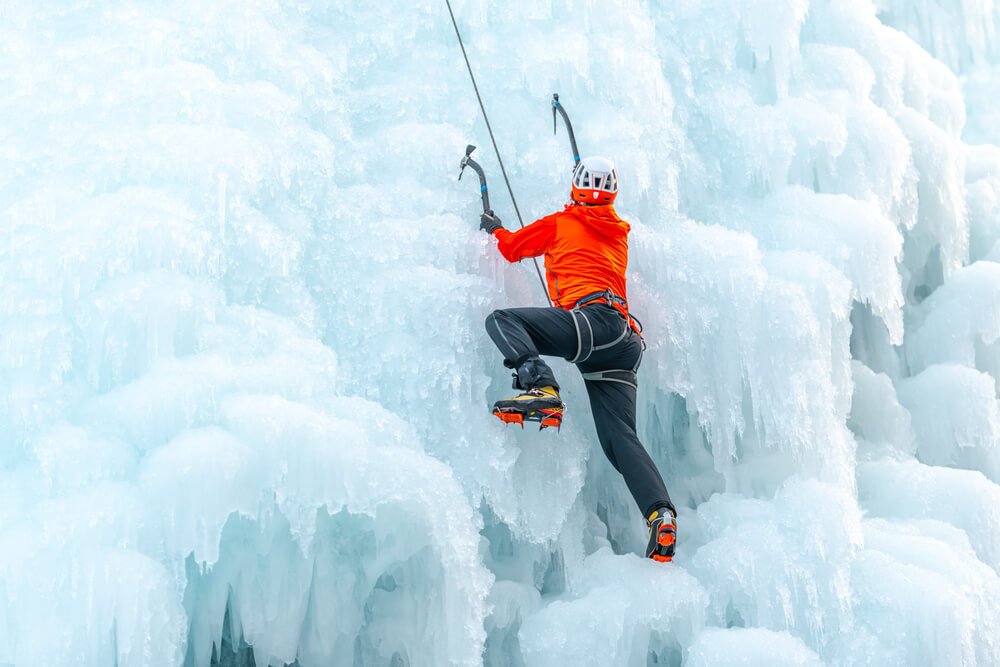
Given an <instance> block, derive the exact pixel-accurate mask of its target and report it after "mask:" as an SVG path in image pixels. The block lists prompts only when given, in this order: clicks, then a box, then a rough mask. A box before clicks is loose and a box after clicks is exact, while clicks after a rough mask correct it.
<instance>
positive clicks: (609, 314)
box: [486, 302, 674, 517]
mask: <svg viewBox="0 0 1000 667" xmlns="http://www.w3.org/2000/svg"><path fill="white" fill-rule="evenodd" d="M486 331H487V333H489V335H490V338H492V339H493V342H494V343H496V346H497V347H498V348H499V349H500V352H501V353H502V354H503V355H504V365H505V366H507V367H508V368H512V369H516V373H517V374H516V377H515V387H516V388H520V389H522V390H528V389H531V388H533V387H546V386H552V387H556V388H557V389H558V388H559V383H558V382H557V381H556V378H555V375H553V373H552V369H551V368H549V365H548V364H546V363H545V362H544V361H542V359H540V355H546V356H551V357H563V358H564V359H566V360H567V361H575V363H576V365H577V367H578V368H579V369H580V372H581V373H583V374H584V382H585V384H586V386H587V394H588V395H589V396H590V407H591V411H592V412H593V414H594V425H595V426H596V427H597V438H598V439H599V440H600V442H601V447H602V448H603V449H604V454H605V455H606V456H607V457H608V461H610V462H611V465H613V466H614V467H615V470H617V471H618V472H620V473H621V474H622V477H624V478H625V484H626V485H627V486H628V489H629V491H630V492H631V493H632V497H633V498H634V499H635V502H636V505H638V506H639V510H640V511H642V512H643V514H644V516H646V517H648V516H649V515H650V514H651V513H652V512H653V510H655V509H659V508H661V507H667V508H669V509H670V511H671V512H674V506H673V503H671V502H670V496H669V495H668V494H667V487H666V486H665V485H664V483H663V478H662V477H661V476H660V472H659V471H658V470H657V469H656V466H655V465H654V464H653V460H652V459H651V458H650V456H649V453H648V452H647V451H646V449H645V448H644V447H643V446H642V443H641V442H639V436H638V435H637V434H636V430H635V401H636V387H635V384H634V373H632V371H636V370H638V368H639V363H640V361H641V360H642V340H641V339H640V338H639V335H638V334H636V333H635V332H634V331H632V329H631V327H629V326H628V323H627V322H626V321H625V317H624V316H623V315H622V314H621V313H619V312H618V311H617V310H615V309H614V308H612V307H611V306H609V305H607V304H606V302H596V303H592V304H590V305H587V306H584V307H583V308H580V309H579V310H578V311H576V314H575V315H574V313H573V312H571V311H568V310H564V309H562V308H507V309H504V310H496V311H494V312H492V313H491V314H490V315H489V317H487V318H486ZM581 347H582V348H584V349H582V350H581ZM577 360H578V361H577ZM602 371H627V373H622V374H606V376H608V378H609V379H589V378H588V376H590V378H596V377H597V376H598V375H599V374H600V373H601V372H602ZM630 377H631V379H629V378H630ZM622 378H624V379H622Z"/></svg>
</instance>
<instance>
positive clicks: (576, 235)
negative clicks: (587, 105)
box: [480, 157, 677, 562]
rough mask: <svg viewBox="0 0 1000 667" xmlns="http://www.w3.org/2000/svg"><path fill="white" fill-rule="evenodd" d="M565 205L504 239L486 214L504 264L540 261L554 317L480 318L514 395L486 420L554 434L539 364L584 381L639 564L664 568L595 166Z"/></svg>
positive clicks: (662, 512)
mask: <svg viewBox="0 0 1000 667" xmlns="http://www.w3.org/2000/svg"><path fill="white" fill-rule="evenodd" d="M571 192H572V198H571V200H570V202H569V203H567V204H566V206H565V208H564V209H563V210H562V211H559V212H556V213H553V214H552V215H548V216H545V217H544V218H541V219H539V220H536V221H535V222H534V223H532V224H530V225H527V226H526V227H524V228H523V229H521V230H518V231H516V232H511V231H509V230H507V229H505V228H504V227H503V226H502V224H501V222H500V219H499V218H498V217H496V215H495V214H494V213H493V211H492V210H489V211H486V212H485V213H484V214H483V215H482V217H481V224H480V229H482V230H483V231H485V232H487V233H489V234H492V235H493V236H495V237H496V239H497V241H498V242H499V243H498V246H497V247H498V248H499V249H500V252H501V254H503V256H504V257H505V258H506V259H507V260H508V261H510V262H518V261H520V260H522V259H525V258H527V257H537V256H539V255H544V256H545V274H546V282H547V283H548V292H549V297H550V298H551V300H552V303H553V304H555V307H552V308H505V309H502V310H496V311H494V312H493V313H491V314H490V315H489V317H487V318H486V331H487V332H488V333H489V335H490V338H492V339H493V342H494V343H495V344H496V346H497V347H498V348H499V349H500V352H501V353H502V354H503V355H504V365H505V366H507V367H508V368H511V369H514V370H515V373H514V388H515V389H520V390H521V391H522V392H524V393H522V394H519V395H517V396H514V397H513V398H508V399H504V400H501V401H497V402H496V404H495V405H494V407H493V413H494V414H495V415H496V416H497V417H499V418H500V419H501V420H503V421H504V422H507V423H520V424H523V423H524V422H525V421H537V422H540V424H541V427H546V426H559V425H560V424H561V422H562V415H563V409H564V407H565V406H564V405H563V403H562V400H561V399H560V398H559V383H558V382H557V381H556V378H555V375H553V373H552V369H551V368H550V367H549V366H548V364H546V363H545V362H544V361H543V360H542V359H541V355H546V356H552V357H563V358H564V359H566V360H568V361H569V362H570V363H573V364H576V366H577V368H579V369H580V372H581V373H582V374H583V378H584V382H585V384H586V387H587V393H588V395H589V396H590V406H591V410H592V411H593V413H594V425H595V426H596V427H597V437H598V439H599V440H600V441H601V447H602V448H603V449H604V453H605V454H606V455H607V457H608V460H609V461H610V462H611V465H613V466H614V467H615V469H616V470H617V471H618V472H620V473H621V474H622V476H623V477H624V478H625V483H626V485H627V486H628V489H629V491H630V492H631V493H632V497H633V498H634V499H635V502H636V504H638V506H639V510H640V511H642V512H643V516H645V517H646V521H647V524H648V526H649V543H648V544H647V546H646V556H647V557H649V558H652V559H654V560H657V561H664V562H665V561H670V560H672V559H673V555H674V543H675V540H676V535H677V523H676V518H675V517H676V515H677V513H676V511H675V510H674V506H673V503H671V502H670V496H669V495H668V494H667V489H666V486H665V485H664V483H663V478H662V477H661V476H660V473H659V471H658V470H657V469H656V466H655V465H654V464H653V461H652V459H651V458H650V456H649V454H648V453H647V452H646V450H645V448H644V447H643V446H642V443H641V442H639V437H638V435H637V434H636V427H635V403H636V390H637V383H636V371H637V370H638V369H639V364H640V362H641V361H642V351H643V349H644V347H645V344H644V343H643V341H642V336H641V327H640V326H639V325H638V324H637V322H636V320H635V318H633V317H632V316H631V315H630V314H629V309H628V301H627V300H626V290H625V267H626V265H627V264H628V233H629V225H628V223H627V222H625V221H624V220H622V219H621V218H619V217H618V214H617V213H616V212H615V209H614V207H613V206H612V204H614V201H615V198H616V197H617V195H618V176H617V174H616V172H615V167H614V164H613V163H612V162H611V161H610V160H608V159H606V158H602V157H590V158H585V159H583V160H581V161H580V162H579V163H578V164H577V167H576V169H575V170H574V172H573V181H572V189H571Z"/></svg>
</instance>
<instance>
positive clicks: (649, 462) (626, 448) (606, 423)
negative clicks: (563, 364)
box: [586, 380, 676, 519]
mask: <svg viewBox="0 0 1000 667" xmlns="http://www.w3.org/2000/svg"><path fill="white" fill-rule="evenodd" d="M586 385H587V393H588V394H589V395H590V408H591V411H592V412H593V413H594V425H595V426H596V427H597V438H598V439H599V440H600V441H601V447H602V448H603V449H604V453H605V455H606V456H607V457H608V460H609V461H610V462H611V465H613V466H614V467H615V470H617V471H618V472H620V473H621V474H622V477H624V478H625V484H626V486H628V490H629V491H630V492H631V493H632V497H633V498H634V499H635V502H636V505H638V506H639V511H640V512H642V513H643V516H644V517H646V518H647V519H648V518H649V516H650V514H652V513H653V512H654V511H655V510H657V509H658V508H663V507H666V508H667V509H669V510H670V513H671V514H676V511H675V510H674V504H673V503H672V502H671V501H670V496H669V495H668V494H667V487H666V485H664V483H663V478H662V477H661V476H660V471H659V470H657V469H656V465H655V464H654V463H653V459H652V458H650V456H649V453H648V452H647V451H646V448H645V447H643V446H642V443H641V442H639V436H638V435H637V434H636V430H635V398H636V390H635V388H634V387H631V386H629V385H626V384H622V383H620V382H606V381H593V380H588V381H587V382H586Z"/></svg>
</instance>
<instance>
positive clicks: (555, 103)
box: [552, 93, 580, 166]
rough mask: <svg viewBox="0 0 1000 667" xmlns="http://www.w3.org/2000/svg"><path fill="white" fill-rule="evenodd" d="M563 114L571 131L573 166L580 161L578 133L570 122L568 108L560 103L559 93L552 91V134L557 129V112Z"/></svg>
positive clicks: (570, 142) (567, 128)
mask: <svg viewBox="0 0 1000 667" xmlns="http://www.w3.org/2000/svg"><path fill="white" fill-rule="evenodd" d="M557 111H558V112H559V115H560V116H562V119H563V122H565V123H566V131H567V132H569V145H570V148H572V149H573V166H576V165H577V164H579V163H580V149H579V148H577V147H576V135H575V134H573V123H571V122H569V114H568V113H566V109H565V108H563V105H562V104H560V103H559V93H552V134H555V133H556V131H557V129H558V128H557V123H556V112H557Z"/></svg>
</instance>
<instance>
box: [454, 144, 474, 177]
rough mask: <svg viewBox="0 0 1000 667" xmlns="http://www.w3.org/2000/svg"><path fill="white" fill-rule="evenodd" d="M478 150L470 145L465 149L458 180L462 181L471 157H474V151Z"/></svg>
mask: <svg viewBox="0 0 1000 667" xmlns="http://www.w3.org/2000/svg"><path fill="white" fill-rule="evenodd" d="M474 150H476V147H475V146H473V145H472V144H469V145H468V146H466V147H465V157H463V158H462V165H461V167H462V168H461V170H459V172H458V180H462V174H463V173H465V168H466V166H468V164H469V156H471V155H472V151H474Z"/></svg>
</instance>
